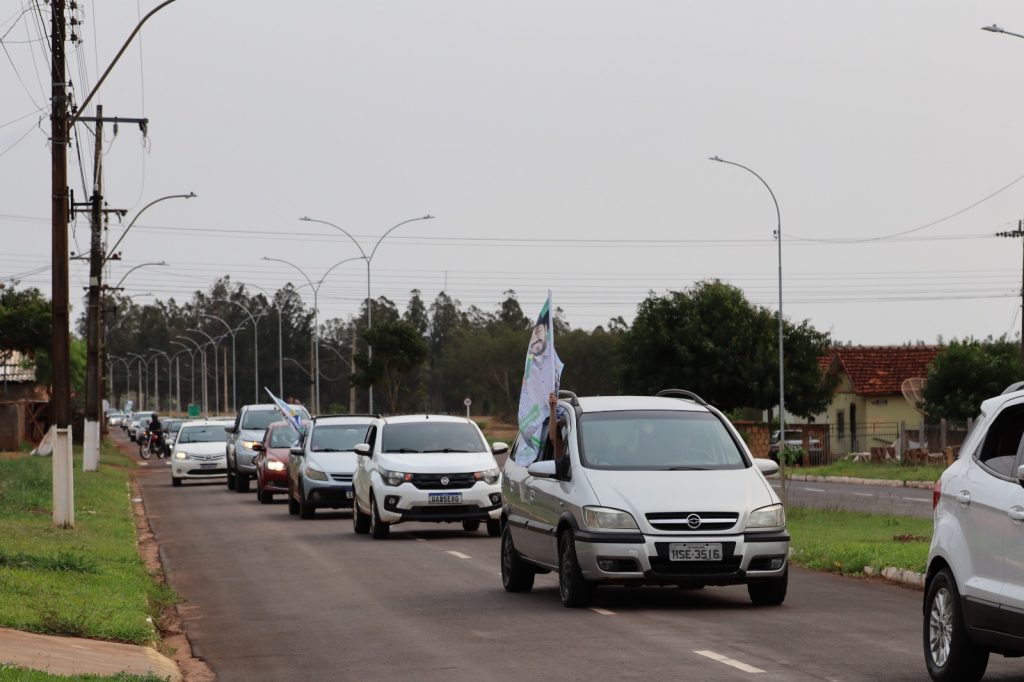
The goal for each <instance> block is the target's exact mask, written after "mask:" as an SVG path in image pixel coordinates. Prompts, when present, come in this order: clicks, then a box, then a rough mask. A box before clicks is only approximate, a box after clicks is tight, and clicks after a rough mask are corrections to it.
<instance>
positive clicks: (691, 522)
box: [686, 514, 701, 530]
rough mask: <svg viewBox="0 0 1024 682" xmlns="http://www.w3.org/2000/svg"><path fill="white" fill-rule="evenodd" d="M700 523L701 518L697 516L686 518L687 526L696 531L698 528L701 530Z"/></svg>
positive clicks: (692, 515)
mask: <svg viewBox="0 0 1024 682" xmlns="http://www.w3.org/2000/svg"><path fill="white" fill-rule="evenodd" d="M700 522H701V519H700V516H698V515H697V514H690V515H689V516H687V517H686V525H687V526H689V527H690V528H693V529H695V530H696V529H697V528H700Z"/></svg>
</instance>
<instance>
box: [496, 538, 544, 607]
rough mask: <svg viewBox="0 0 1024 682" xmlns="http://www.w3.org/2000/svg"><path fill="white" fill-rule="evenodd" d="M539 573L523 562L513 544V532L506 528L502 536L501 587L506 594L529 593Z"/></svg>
mask: <svg viewBox="0 0 1024 682" xmlns="http://www.w3.org/2000/svg"><path fill="white" fill-rule="evenodd" d="M536 577H537V572H536V571H534V570H533V568H532V567H531V566H530V565H529V564H528V563H526V562H525V561H523V559H522V557H520V556H519V552H518V551H516V546H515V544H514V543H513V542H512V531H510V530H509V529H508V525H507V524H506V526H505V532H504V533H502V535H501V586H502V587H504V588H505V591H506V592H529V591H530V590H532V589H533V579H534V578H536Z"/></svg>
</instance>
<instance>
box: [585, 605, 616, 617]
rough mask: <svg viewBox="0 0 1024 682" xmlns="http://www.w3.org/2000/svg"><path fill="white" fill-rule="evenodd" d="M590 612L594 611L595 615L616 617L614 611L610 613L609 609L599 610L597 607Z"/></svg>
mask: <svg viewBox="0 0 1024 682" xmlns="http://www.w3.org/2000/svg"><path fill="white" fill-rule="evenodd" d="M590 610H591V611H593V612H594V613H596V614H598V615H600V616H614V615H615V612H614V611H609V610H608V609H599V608H597V607H596V606H594V607H591V609H590Z"/></svg>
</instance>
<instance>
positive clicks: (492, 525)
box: [487, 519, 501, 538]
mask: <svg viewBox="0 0 1024 682" xmlns="http://www.w3.org/2000/svg"><path fill="white" fill-rule="evenodd" d="M499 535H501V521H499V520H498V519H489V520H488V521H487V536H488V537H491V538H496V537H498V536H499Z"/></svg>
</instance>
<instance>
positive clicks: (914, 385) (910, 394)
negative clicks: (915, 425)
mask: <svg viewBox="0 0 1024 682" xmlns="http://www.w3.org/2000/svg"><path fill="white" fill-rule="evenodd" d="M926 382H927V379H925V378H924V377H911V378H910V379H904V380H903V384H902V385H901V386H900V391H901V392H902V393H903V397H904V398H905V399H906V401H907V402H908V403H910V405H911V407H913V408H914V409H915V410H917V411H918V412H920V413H921V414H924V410H922V409H921V403H922V402H924V395H923V393H924V385H925V383H926Z"/></svg>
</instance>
